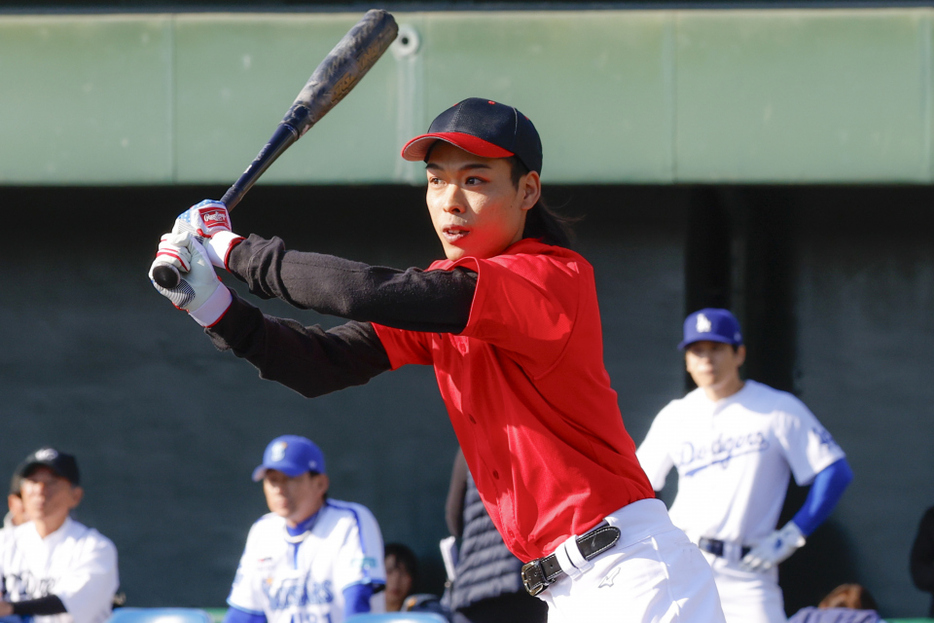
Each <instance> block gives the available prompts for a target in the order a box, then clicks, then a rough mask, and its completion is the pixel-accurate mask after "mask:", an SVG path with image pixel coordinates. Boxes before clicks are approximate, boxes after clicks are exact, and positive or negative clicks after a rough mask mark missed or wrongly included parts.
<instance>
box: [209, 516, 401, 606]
mask: <svg viewBox="0 0 934 623" xmlns="http://www.w3.org/2000/svg"><path fill="white" fill-rule="evenodd" d="M385 583H386V569H385V566H384V564H383V537H382V534H381V533H380V529H379V525H378V524H377V522H376V519H375V518H374V517H373V514H372V513H370V511H369V510H368V509H367V508H366V507H364V506H362V505H360V504H354V503H352V502H341V501H338V500H327V501H325V505H324V506H323V507H321V510H320V511H318V514H317V516H316V517H315V518H314V520H313V524H312V525H311V527H310V528H309V529H308V530H307V531H306V532H304V533H303V534H300V535H298V536H295V537H292V536H289V534H288V532H287V531H286V522H285V518H283V517H280V516H278V515H276V514H274V513H268V514H266V515H263V516H262V517H261V518H260V519H259V520H257V521H256V523H254V524H253V527H252V528H250V534H249V536H248V537H247V540H246V546H245V547H244V550H243V556H242V557H241V558H240V565H239V567H238V568H237V574H236V577H235V578H234V581H233V586H232V587H231V589H230V596H229V597H228V598H227V603H228V604H230V605H231V606H232V607H234V608H238V609H240V610H243V611H245V612H249V613H251V614H264V615H265V616H266V620H267V621H268V622H269V623H341V622H342V621H343V620H344V589H346V588H348V587H350V586H352V585H354V584H373V585H377V586H382V585H384V584H385ZM370 608H371V611H372V612H383V611H384V610H385V594H384V593H378V594H376V595H374V596H373V597H372V598H371V600H370Z"/></svg>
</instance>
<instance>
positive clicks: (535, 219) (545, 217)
mask: <svg viewBox="0 0 934 623" xmlns="http://www.w3.org/2000/svg"><path fill="white" fill-rule="evenodd" d="M509 161H510V162H511V163H512V184H513V186H515V187H517V188H518V186H519V180H520V179H521V178H522V176H523V175H525V174H526V173H528V172H529V169H528V168H527V167H526V166H525V164H524V163H523V162H522V161H521V160H519V159H518V158H516V157H515V156H512V157H511V158H509ZM577 221H578V219H576V218H571V217H568V216H563V215H561V214H558V213H557V212H556V211H555V210H554V209H552V208H551V207H550V206H548V205H547V204H546V203H545V201H544V199H542V198H539V200H538V202H537V203H536V204H535V205H534V206H532V208H531V209H529V211H528V212H527V213H526V216H525V229H523V230H522V237H523V238H539V239H540V240H541V241H542V242H544V243H545V244H551V245H555V246H558V247H565V248H570V247H571V242H572V241H573V240H574V230H573V228H572V226H573V224H574V223H575V222H577Z"/></svg>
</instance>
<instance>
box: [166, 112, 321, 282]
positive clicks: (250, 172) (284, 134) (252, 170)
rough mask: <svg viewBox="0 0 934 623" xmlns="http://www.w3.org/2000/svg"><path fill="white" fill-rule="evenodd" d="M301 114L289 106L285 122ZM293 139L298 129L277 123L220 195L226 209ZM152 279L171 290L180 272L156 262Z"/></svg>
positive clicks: (230, 207)
mask: <svg viewBox="0 0 934 623" xmlns="http://www.w3.org/2000/svg"><path fill="white" fill-rule="evenodd" d="M301 114H306V115H307V109H305V108H304V107H303V106H302V107H299V106H293V109H291V110H289V115H291V117H289V121H292V117H296V118H297V116H300V115H301ZM297 140H298V132H297V131H296V130H295V128H294V127H293V125H292V123H289V122H286V121H283V122H282V123H280V124H279V125H278V127H277V128H276V131H275V133H273V135H272V138H270V139H269V141H268V142H267V143H266V145H265V147H263V149H262V150H261V151H260V152H259V154H258V155H257V156H256V158H255V159H254V160H253V162H252V163H250V166H249V167H247V170H246V171H244V172H243V174H242V175H241V176H240V178H239V179H238V180H237V181H236V182H234V183H233V185H232V186H231V187H230V188H228V189H227V192H226V193H224V196H223V197H221V203H223V204H224V205H225V206H227V211H228V212H229V211H230V210H233V209H234V206H235V205H237V204H238V203H240V199H242V198H243V195H245V194H246V192H247V191H248V190H250V189H251V188H252V187H253V184H255V183H256V180H258V179H259V177H260V176H261V175H262V174H263V172H264V171H266V169H268V168H269V165H271V164H272V163H273V162H274V161H275V160H276V158H278V157H279V156H280V155H281V154H282V152H284V151H285V150H286V149H288V147H289V146H290V145H291V144H292V143H294V142H295V141H297ZM152 280H153V281H155V282H156V283H157V284H159V285H160V286H162V287H163V288H165V289H166V290H171V289H172V288H175V287H177V286H178V284H179V281H180V280H181V275H179V273H178V269H176V268H175V267H174V266H171V265H169V264H160V265H159V266H156V267H155V268H153V269H152Z"/></svg>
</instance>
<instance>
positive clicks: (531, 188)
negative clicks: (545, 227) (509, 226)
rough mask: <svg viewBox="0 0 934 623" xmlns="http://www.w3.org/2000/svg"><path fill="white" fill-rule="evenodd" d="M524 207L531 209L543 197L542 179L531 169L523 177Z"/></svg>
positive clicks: (524, 208)
mask: <svg viewBox="0 0 934 623" xmlns="http://www.w3.org/2000/svg"><path fill="white" fill-rule="evenodd" d="M521 184H522V192H523V193H524V194H523V196H522V209H523V210H530V209H532V208H533V207H535V204H536V203H538V200H539V199H541V197H542V180H541V178H540V177H539V176H538V173H537V172H535V171H529V172H528V173H526V174H525V175H524V176H523V177H522V181H521Z"/></svg>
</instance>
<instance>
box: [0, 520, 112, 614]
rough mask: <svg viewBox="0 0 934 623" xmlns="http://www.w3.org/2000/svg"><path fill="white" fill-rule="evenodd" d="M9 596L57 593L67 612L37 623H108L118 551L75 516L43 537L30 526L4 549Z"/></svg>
mask: <svg viewBox="0 0 934 623" xmlns="http://www.w3.org/2000/svg"><path fill="white" fill-rule="evenodd" d="M0 576H2V578H3V590H4V598H5V599H6V600H7V601H14V602H15V601H24V600H27V599H37V598H39V597H47V596H49V595H56V596H58V598H59V599H61V600H62V603H63V604H64V606H65V609H66V610H67V612H66V613H64V614H56V615H51V616H36V617H33V619H34V621H35V623H103V622H104V621H106V620H107V619H108V618H110V615H111V608H112V607H113V597H114V594H115V593H116V592H117V588H118V587H119V584H120V581H119V576H118V572H117V548H116V547H115V546H114V544H113V543H112V542H111V541H110V539H108V538H107V537H105V536H104V535H102V534H101V533H100V532H98V531H97V530H95V529H93V528H88V527H87V526H85V525H84V524H82V523H79V522H77V521H75V520H73V519H71V518H68V519H66V520H65V523H64V524H62V527H61V528H59V529H58V530H56V531H55V532H53V533H52V534H50V535H48V536H47V537H45V538H44V539H43V538H42V537H40V536H39V533H38V532H37V531H36V527H35V524H33V523H32V522H27V523H24V524H22V525H19V526H17V527H16V528H14V529H13V532H12V533H11V534H8V535H7V539H6V541H5V543H4V547H3V549H2V551H0Z"/></svg>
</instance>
